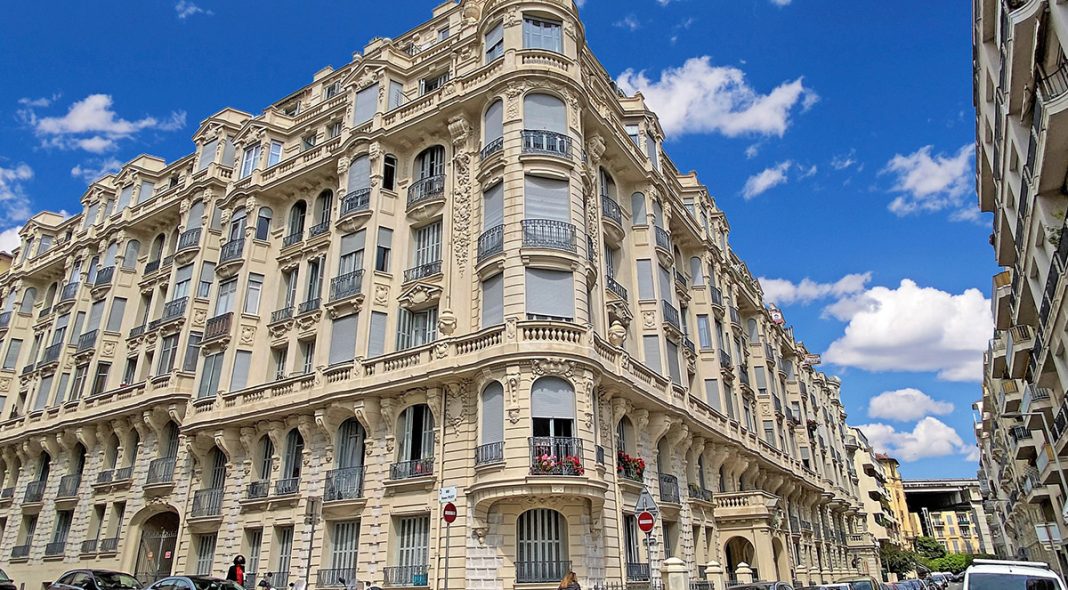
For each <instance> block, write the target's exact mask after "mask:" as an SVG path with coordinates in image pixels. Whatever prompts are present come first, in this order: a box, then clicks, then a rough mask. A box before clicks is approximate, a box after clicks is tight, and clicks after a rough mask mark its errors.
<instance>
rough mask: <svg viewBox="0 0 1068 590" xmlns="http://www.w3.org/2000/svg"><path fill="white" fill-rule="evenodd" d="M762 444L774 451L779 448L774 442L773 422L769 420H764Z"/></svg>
mask: <svg viewBox="0 0 1068 590" xmlns="http://www.w3.org/2000/svg"><path fill="white" fill-rule="evenodd" d="M764 442H766V443H768V444H769V445H771V446H773V447H775V448H776V449H777V448H779V445H778V444H777V441H776V440H775V422H773V421H771V420H764Z"/></svg>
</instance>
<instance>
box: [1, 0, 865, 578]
mask: <svg viewBox="0 0 1068 590" xmlns="http://www.w3.org/2000/svg"><path fill="white" fill-rule="evenodd" d="M193 139H194V142H195V144H196V150H195V152H194V153H193V154H190V155H189V156H187V157H184V158H181V159H179V160H177V161H175V162H171V163H166V162H163V161H162V160H160V159H157V158H154V157H150V156H142V157H140V158H138V159H136V160H134V161H132V162H130V163H128V164H127V165H126V166H124V167H123V169H122V170H121V172H119V173H118V174H116V175H113V176H108V177H106V178H103V179H101V180H100V181H98V182H96V183H94V184H93V185H92V186H90V187H89V189H88V190H87V192H86V193H85V195H84V197H83V199H82V203H83V205H84V209H83V211H82V212H81V213H80V214H78V215H75V216H73V217H71V218H69V219H63V218H62V217H60V216H58V215H55V214H51V213H41V214H39V215H37V216H35V217H34V218H33V219H32V220H30V221H29V222H28V223H27V224H26V225H25V227H24V228H23V230H22V235H23V246H22V248H21V249H20V251H18V252H16V253H15V260H14V263H13V266H12V268H11V270H10V271H9V272H8V273H7V274H5V275H3V277H2V278H0V285H2V289H3V293H4V296H5V300H4V301H5V304H6V308H5V310H4V312H3V315H0V326H2V328H3V341H2V346H3V347H2V349H0V350H2V353H3V356H4V360H3V365H2V367H3V369H2V372H0V389H2V390H3V392H4V393H5V394H6V403H5V407H4V410H3V421H2V422H0V457H2V459H3V464H2V465H3V473H2V476H0V481H2V486H0V487H2V488H3V492H2V493H0V498H2V500H0V526H2V540H0V555H2V558H0V561H2V562H3V566H4V569H5V570H6V571H7V572H8V573H9V574H10V575H12V576H13V577H14V578H15V579H16V580H18V581H19V582H25V583H26V584H27V586H26V587H27V588H36V587H38V586H39V584H40V583H42V582H44V581H46V580H50V579H52V578H53V577H54V576H55V575H56V573H58V572H59V571H62V570H63V569H65V568H71V567H75V566H79V565H83V566H93V567H110V568H118V569H122V570H126V571H131V572H135V573H136V574H137V575H139V576H141V577H143V578H151V577H155V576H158V575H161V574H164V573H167V572H170V571H175V572H204V573H213V574H216V575H221V574H223V573H224V572H225V571H226V567H227V565H228V564H229V562H230V560H231V558H232V557H233V556H234V555H236V554H238V553H241V554H244V555H245V556H246V557H247V558H248V569H249V571H250V572H253V573H250V578H252V579H251V580H250V581H251V582H254V581H255V580H257V579H259V577H260V576H262V575H263V574H264V573H265V572H268V571H269V572H272V573H274V576H273V577H272V582H273V584H274V585H275V586H277V587H285V585H286V584H287V583H296V584H302V583H307V584H309V585H311V586H314V587H316V588H329V587H335V586H338V585H339V584H340V582H339V579H340V578H347V579H350V580H351V579H353V578H357V579H359V580H361V581H367V582H375V583H378V584H380V585H384V586H426V585H430V586H433V587H440V585H441V583H442V581H443V579H444V577H445V575H446V574H445V571H446V568H445V565H446V563H447V564H448V570H447V571H448V581H449V587H452V588H460V587H465V588H487V589H489V588H512V587H515V586H517V585H526V584H534V586H535V587H536V586H537V585H538V584H543V585H544V584H549V583H552V582H553V581H557V580H558V579H559V578H560V577H561V575H562V573H563V572H564V571H566V569H568V568H572V569H574V570H575V571H576V572H577V573H578V574H579V579H580V580H581V581H582V582H583V583H584V584H588V583H594V582H599V581H623V580H642V579H648V578H649V577H650V576H652V577H657V576H659V573H660V566H661V563H662V561H663V560H664V559H665V558H667V557H671V556H674V557H678V558H679V559H681V560H683V562H684V563H685V564H686V566H687V568H688V569H689V570H690V572H691V573H692V574H695V575H697V574H699V573H700V572H703V570H704V568H705V566H706V565H707V564H708V563H710V562H717V563H719V564H721V567H722V568H723V569H724V570H725V571H726V572H727V574H728V575H733V573H734V572H735V571H736V570H737V569H738V568H739V567H741V564H742V563H743V562H744V563H745V564H748V565H749V566H750V567H752V568H753V569H754V570H755V572H756V573H755V576H756V577H758V578H763V579H776V578H777V579H785V580H793V579H796V580H799V581H801V582H808V581H810V580H811V581H821V580H830V579H833V578H835V577H837V576H842V575H846V574H848V573H851V572H855V571H857V570H859V569H864V568H865V567H866V566H865V564H866V563H867V561H866V560H862V559H861V558H860V556H861V555H862V554H863V552H864V551H867V550H868V549H870V547H866V546H865V545H864V543H862V542H860V541H855V540H854V538H853V537H852V536H851V533H857V532H860V531H863V530H864V525H863V519H864V516H863V514H862V505H861V502H860V499H859V496H858V493H859V490H858V487H857V480H856V478H855V477H851V471H852V467H851V464H852V463H851V461H850V458H849V456H848V455H847V450H846V434H847V427H846V426H845V412H844V410H843V406H842V403H841V401H840V395H841V393H840V391H839V389H840V383H839V381H838V380H837V379H835V378H830V377H826V376H824V375H823V374H821V373H819V372H818V371H816V370H814V369H813V368H812V367H811V366H810V365H809V364H808V363H807V362H806V361H809V362H812V361H813V359H812V358H811V357H809V356H808V352H807V351H806V350H805V348H804V346H803V345H802V344H801V343H800V342H799V341H798V340H797V339H795V337H794V335H793V333H792V330H790V329H788V328H785V327H784V326H783V325H782V322H781V316H779V315H778V314H777V313H773V312H772V310H769V309H768V308H766V307H765V305H764V303H763V301H762V299H761V292H760V289H759V286H758V284H757V282H756V281H755V280H754V278H753V276H752V275H751V274H750V273H749V271H748V269H747V268H746V266H745V264H744V263H743V262H742V261H741V260H740V259H739V258H738V257H737V256H736V255H735V253H734V252H732V250H731V249H730V246H729V242H728V233H729V230H730V227H729V225H728V223H727V221H726V219H725V218H724V216H723V213H722V212H721V211H720V210H719V209H718V208H717V207H716V204H715V201H714V200H713V199H712V198H711V197H710V196H709V194H708V191H707V189H706V188H705V187H704V186H702V185H701V184H700V183H699V182H698V181H697V178H696V177H695V176H694V175H693V174H681V173H679V172H678V171H677V170H676V169H675V168H674V166H673V164H672V163H671V160H670V159H669V158H668V156H667V155H666V154H665V153H664V152H663V151H662V149H661V141H662V131H661V129H660V127H659V125H658V123H657V119H656V116H655V114H654V113H652V112H650V111H649V110H648V109H647V108H646V106H645V104H644V102H643V100H642V99H641V97H640V96H639V97H627V96H623V95H622V94H621V93H619V92H618V91H617V90H616V89H615V88H614V86H613V84H612V82H611V79H610V78H609V76H608V75H607V73H606V72H605V71H604V70H603V68H602V67H601V66H600V65H599V64H598V62H597V61H596V60H595V58H594V57H593V55H592V54H591V53H590V51H589V49H588V48H587V46H586V44H585V38H584V31H583V27H582V23H581V22H580V21H579V20H578V15H577V10H576V9H575V8H574V6H573V5H572V4H571V3H570V2H564V3H562V2H560V1H559V0H488V1H482V0H464V1H462V2H460V3H458V4H454V3H447V4H444V5H442V6H440V7H438V8H437V9H435V11H434V13H433V18H432V20H431V21H429V22H428V23H426V24H424V25H422V26H420V27H419V28H417V29H416V30H414V31H411V32H409V33H406V34H404V35H401V36H400V37H398V38H396V39H393V40H390V39H376V40H374V41H372V42H370V43H369V44H368V45H367V46H366V47H365V49H364V50H363V52H362V53H361V54H360V55H358V56H357V57H356V58H355V59H354V60H353V61H352V63H350V64H348V65H346V66H344V67H342V68H340V69H337V70H333V69H330V68H327V69H324V70H322V71H320V72H318V73H317V74H316V75H315V77H314V80H313V82H312V83H311V84H309V85H308V86H306V87H304V88H301V89H299V90H298V91H297V92H295V93H293V94H292V95H290V96H289V97H286V98H285V99H283V100H281V101H278V102H277V103H275V104H273V105H271V106H270V107H268V108H267V109H266V110H265V111H264V112H263V113H261V114H259V115H256V116H252V115H250V114H247V113H242V112H239V111H235V110H232V109H226V110H223V111H221V112H219V113H217V114H216V115H213V116H211V117H209V118H208V119H206V120H205V121H204V122H203V123H202V124H201V126H200V128H199V129H198V130H197V132H196V134H195V135H194V137H193ZM624 455H625V457H624ZM639 459H641V461H639ZM642 462H644V471H642V470H641V463H642ZM853 475H854V476H855V474H853ZM643 487H647V488H648V489H649V490H650V491H651V493H652V495H653V497H654V498H655V499H656V501H657V503H658V504H659V509H660V512H659V516H660V518H659V520H658V522H657V526H656V529H655V531H654V535H653V540H654V543H653V545H652V548H651V557H652V559H651V561H650V560H649V559H648V558H647V556H646V547H645V545H644V540H643V539H642V538H641V536H640V535H639V534H638V532H637V529H636V525H635V522H634V509H635V504H636V502H637V499H638V495H639V493H640V492H641V490H642V488H643ZM443 488H455V489H456V492H457V498H456V500H455V504H456V506H457V507H458V512H459V518H458V520H457V521H456V523H454V524H453V525H452V526H449V527H445V526H443V524H442V520H441V504H440V503H439V490H442V489H443ZM446 491H448V490H446ZM446 545H448V546H449V547H450V551H449V556H448V559H447V560H446V555H445V547H446ZM872 573H877V572H872ZM524 587H526V586H524Z"/></svg>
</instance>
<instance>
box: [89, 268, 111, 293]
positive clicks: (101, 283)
mask: <svg viewBox="0 0 1068 590" xmlns="http://www.w3.org/2000/svg"><path fill="white" fill-rule="evenodd" d="M114 278H115V267H114V266H105V267H103V268H101V269H98V270H97V271H96V277H95V278H94V279H93V290H94V291H96V290H98V289H99V288H100V287H110V286H111V281H112V280H113V279H114Z"/></svg>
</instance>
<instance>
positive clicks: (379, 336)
mask: <svg viewBox="0 0 1068 590" xmlns="http://www.w3.org/2000/svg"><path fill="white" fill-rule="evenodd" d="M388 319H389V318H388V316H387V315H386V314H384V313H382V312H379V311H372V312H371V337H370V339H369V340H368V341H367V356H368V358H370V357H376V356H381V355H383V354H385V352H386V322H387V320H388Z"/></svg>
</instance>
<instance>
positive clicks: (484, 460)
mask: <svg viewBox="0 0 1068 590" xmlns="http://www.w3.org/2000/svg"><path fill="white" fill-rule="evenodd" d="M501 461H504V443H503V442H492V443H486V444H484V445H479V446H478V447H477V448H475V465H487V464H489V463H500V462H501Z"/></svg>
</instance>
